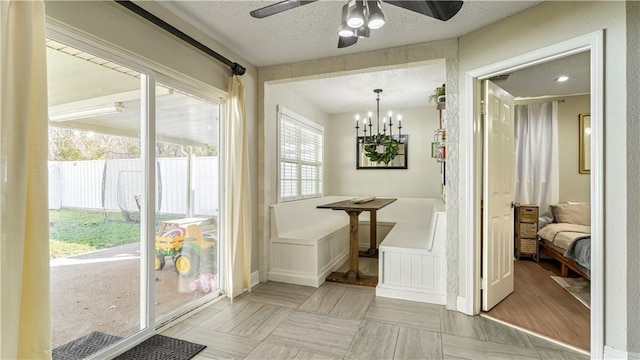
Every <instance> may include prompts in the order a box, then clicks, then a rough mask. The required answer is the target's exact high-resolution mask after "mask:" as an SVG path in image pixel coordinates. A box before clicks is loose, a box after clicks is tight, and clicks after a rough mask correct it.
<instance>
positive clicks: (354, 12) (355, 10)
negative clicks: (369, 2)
mask: <svg viewBox="0 0 640 360" xmlns="http://www.w3.org/2000/svg"><path fill="white" fill-rule="evenodd" d="M348 5H349V12H348V14H347V25H348V26H349V27H350V28H352V29H357V28H359V27H361V26H362V25H364V1H362V0H351V1H349V4H348Z"/></svg>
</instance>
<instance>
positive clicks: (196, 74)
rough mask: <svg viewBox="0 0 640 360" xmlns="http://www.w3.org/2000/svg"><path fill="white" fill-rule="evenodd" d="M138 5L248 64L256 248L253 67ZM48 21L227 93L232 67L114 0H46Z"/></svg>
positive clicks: (155, 8) (150, 6)
mask: <svg viewBox="0 0 640 360" xmlns="http://www.w3.org/2000/svg"><path fill="white" fill-rule="evenodd" d="M138 4H139V5H141V6H143V7H145V8H146V9H147V10H149V11H151V12H152V13H154V14H156V15H157V16H159V17H161V18H162V19H163V20H165V21H167V22H169V23H171V24H172V25H173V26H175V27H177V28H180V29H181V30H182V31H184V32H186V33H188V34H189V35H191V36H192V37H194V38H195V39H196V40H198V41H200V42H202V43H203V44H205V45H207V46H209V47H210V48H211V49H213V50H215V51H217V52H219V53H221V54H222V55H224V56H226V57H228V58H229V59H231V60H232V61H235V62H238V63H239V64H241V65H243V66H245V67H246V68H247V73H246V74H245V75H243V76H242V82H243V83H244V85H245V105H246V116H247V132H248V144H249V162H250V164H249V167H250V173H251V176H252V177H251V180H250V183H251V194H252V200H251V204H252V209H251V214H252V223H253V224H254V227H253V233H252V244H253V245H252V247H253V248H254V249H255V248H256V247H257V242H256V241H257V226H255V224H256V223H257V201H256V199H257V193H258V183H257V173H258V171H257V142H258V141H257V138H256V136H257V109H256V104H257V86H256V85H257V82H256V79H257V69H256V68H255V66H253V65H251V64H250V63H248V62H247V61H246V60H244V59H242V58H240V57H239V56H237V55H236V54H234V53H233V52H232V51H230V50H229V49H226V48H224V47H222V46H221V45H220V44H219V43H217V42H216V41H215V40H213V39H211V38H210V37H208V36H206V35H204V34H203V33H201V32H200V31H198V30H196V29H195V28H194V27H193V26H191V25H189V24H187V23H185V22H184V21H182V20H181V19H179V18H177V17H176V16H173V15H171V14H170V13H168V12H167V11H166V10H164V8H162V7H161V6H159V5H157V4H155V3H153V2H138ZM45 6H46V13H47V18H48V21H49V22H50V23H53V24H61V25H62V26H64V27H65V28H71V29H73V31H74V32H76V33H80V34H84V36H85V37H87V38H90V39H93V40H95V41H98V42H100V43H102V44H106V45H108V46H109V47H112V48H116V49H118V50H120V51H122V52H125V53H127V54H131V56H132V57H133V58H135V59H144V62H145V63H148V64H149V66H150V67H151V68H152V69H153V70H155V71H158V72H165V73H177V74H181V75H184V76H187V77H190V78H192V79H195V80H197V81H199V82H203V83H205V84H208V85H210V86H213V87H215V88H217V89H219V90H222V91H224V92H226V89H227V82H228V79H229V76H230V75H231V71H230V70H229V68H228V67H227V66H226V65H223V64H221V63H220V62H218V61H217V60H215V59H213V58H211V57H209V56H208V55H205V54H204V53H202V52H200V51H199V50H196V49H194V48H193V47H191V46H190V45H188V44H186V43H184V42H183V41H181V40H179V39H178V38H176V37H175V36H173V35H171V34H169V33H167V32H165V31H164V30H161V29H159V28H158V27H157V26H156V25H153V24H151V23H150V22H148V21H146V20H144V19H142V18H141V17H139V16H137V15H135V14H133V13H132V12H130V11H129V10H127V9H125V8H124V7H122V6H120V5H118V4H116V3H115V2H113V1H69V2H62V1H47V2H46V4H45ZM257 267H258V260H257V253H256V252H255V251H254V252H252V261H251V269H252V271H256V270H257Z"/></svg>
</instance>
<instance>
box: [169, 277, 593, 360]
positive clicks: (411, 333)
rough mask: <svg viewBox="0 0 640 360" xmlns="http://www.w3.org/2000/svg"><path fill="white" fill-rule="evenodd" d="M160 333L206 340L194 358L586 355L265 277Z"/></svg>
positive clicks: (441, 311)
mask: <svg viewBox="0 0 640 360" xmlns="http://www.w3.org/2000/svg"><path fill="white" fill-rule="evenodd" d="M162 334H163V335H166V336H173V337H177V338H181V339H184V340H188V341H192V342H196V343H200V344H204V345H207V348H206V349H204V350H203V351H202V352H201V353H200V354H198V355H197V356H196V358H195V359H196V360H198V359H199V360H207V359H223V358H224V359H230V358H233V359H451V360H453V359H588V356H586V355H583V354H580V353H577V352H573V351H571V350H568V349H567V348H564V347H561V346H558V345H555V344H553V343H551V342H548V341H545V340H541V339H539V338H537V337H534V336H530V335H527V334H526V333H524V332H520V331H518V330H515V329H513V328H510V327H507V326H504V325H501V324H499V323H497V322H494V321H492V320H489V319H486V318H483V317H478V316H476V317H470V316H466V315H463V314H461V313H458V312H454V311H448V310H446V309H445V308H444V306H439V305H432V304H424V303H418V302H411V301H404V300H395V299H388V298H380V297H376V296H375V289H374V288H370V287H363V286H355V285H343V284H335V283H325V284H323V285H322V286H321V287H320V288H317V289H316V288H313V287H306V286H299V285H291V284H283V283H276V282H267V283H262V284H260V285H258V286H256V287H255V288H254V289H253V291H252V292H251V293H247V294H245V295H242V296H240V297H239V298H237V299H236V300H234V302H233V303H230V302H229V300H228V299H222V300H220V301H217V302H214V303H212V304H210V305H209V306H207V307H206V308H204V309H203V310H201V311H199V312H197V313H196V314H194V315H192V316H191V317H189V318H187V319H186V320H184V321H182V322H180V323H179V324H177V325H175V326H173V327H171V328H169V329H167V330H165V331H163V332H162Z"/></svg>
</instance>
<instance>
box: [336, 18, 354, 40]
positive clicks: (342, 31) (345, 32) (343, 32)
mask: <svg viewBox="0 0 640 360" xmlns="http://www.w3.org/2000/svg"><path fill="white" fill-rule="evenodd" d="M338 35H339V36H342V37H352V36H353V35H355V33H354V32H353V29H352V28H350V27H348V26H347V23H346V22H345V23H342V24H340V27H339V28H338Z"/></svg>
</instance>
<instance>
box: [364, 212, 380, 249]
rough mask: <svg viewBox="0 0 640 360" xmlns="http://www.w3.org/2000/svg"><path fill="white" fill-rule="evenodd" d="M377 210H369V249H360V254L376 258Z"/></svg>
mask: <svg viewBox="0 0 640 360" xmlns="http://www.w3.org/2000/svg"><path fill="white" fill-rule="evenodd" d="M377 218H378V212H377V211H375V210H371V211H369V249H368V250H367V251H360V256H362V257H370V258H377V257H378V219H377Z"/></svg>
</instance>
